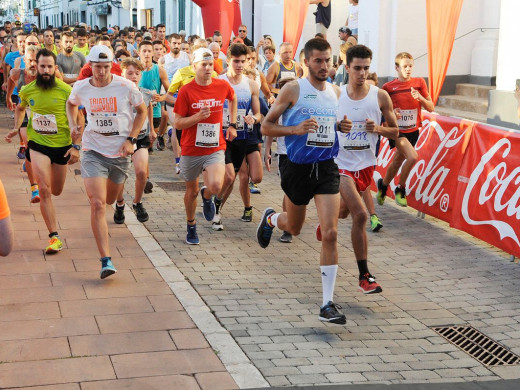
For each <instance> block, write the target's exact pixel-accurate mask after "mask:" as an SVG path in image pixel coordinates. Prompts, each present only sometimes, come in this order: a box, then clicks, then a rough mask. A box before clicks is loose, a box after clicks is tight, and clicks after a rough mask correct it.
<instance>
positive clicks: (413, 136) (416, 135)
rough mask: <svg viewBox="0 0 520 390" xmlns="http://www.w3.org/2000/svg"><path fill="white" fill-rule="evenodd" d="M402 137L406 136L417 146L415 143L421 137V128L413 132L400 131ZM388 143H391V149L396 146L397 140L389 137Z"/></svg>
mask: <svg viewBox="0 0 520 390" xmlns="http://www.w3.org/2000/svg"><path fill="white" fill-rule="evenodd" d="M401 137H404V138H406V139H407V140H408V141H410V143H411V144H412V146H415V144H416V143H417V140H418V139H419V130H416V131H412V132H411V133H401V132H399V138H401ZM388 143H389V144H390V149H393V148H395V141H394V140H393V139H389V140H388Z"/></svg>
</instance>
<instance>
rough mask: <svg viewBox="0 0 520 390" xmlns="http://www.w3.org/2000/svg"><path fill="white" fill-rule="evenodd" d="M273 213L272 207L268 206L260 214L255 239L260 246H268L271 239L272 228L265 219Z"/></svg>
mask: <svg viewBox="0 0 520 390" xmlns="http://www.w3.org/2000/svg"><path fill="white" fill-rule="evenodd" d="M274 213H275V211H274V209H272V208H270V207H268V208H266V209H265V210H264V213H263V214H262V219H261V220H260V223H259V224H258V228H257V229H256V240H257V241H258V244H259V245H260V246H261V247H262V248H267V247H268V246H269V242H270V241H271V236H272V235H273V229H274V228H273V227H271V225H269V222H268V221H267V219H268V218H269V216H271V215H273V214H274Z"/></svg>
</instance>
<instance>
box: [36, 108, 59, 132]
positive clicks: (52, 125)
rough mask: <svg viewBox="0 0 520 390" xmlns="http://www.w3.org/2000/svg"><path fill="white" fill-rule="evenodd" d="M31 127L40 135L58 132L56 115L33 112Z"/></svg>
mask: <svg viewBox="0 0 520 390" xmlns="http://www.w3.org/2000/svg"><path fill="white" fill-rule="evenodd" d="M32 127H33V129H34V131H36V132H37V133H38V134H41V135H53V134H58V124H57V122H56V116H55V115H53V114H47V115H41V114H38V113H37V112H33V117H32Z"/></svg>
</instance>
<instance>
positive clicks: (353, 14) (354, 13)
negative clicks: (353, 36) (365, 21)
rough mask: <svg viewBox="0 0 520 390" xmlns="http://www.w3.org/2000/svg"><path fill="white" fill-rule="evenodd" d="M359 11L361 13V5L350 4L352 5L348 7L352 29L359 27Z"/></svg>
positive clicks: (349, 22)
mask: <svg viewBox="0 0 520 390" xmlns="http://www.w3.org/2000/svg"><path fill="white" fill-rule="evenodd" d="M358 13H359V6H358V5H354V4H350V7H348V15H347V20H348V28H350V29H351V30H354V29H356V28H358Z"/></svg>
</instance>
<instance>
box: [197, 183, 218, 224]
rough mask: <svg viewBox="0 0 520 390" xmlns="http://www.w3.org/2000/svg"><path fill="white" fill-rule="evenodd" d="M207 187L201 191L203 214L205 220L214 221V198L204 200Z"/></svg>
mask: <svg viewBox="0 0 520 390" xmlns="http://www.w3.org/2000/svg"><path fill="white" fill-rule="evenodd" d="M206 188H207V187H206V186H204V187H202V188H201V189H200V196H201V198H202V214H204V218H206V221H212V220H213V218H214V217H215V213H216V210H215V202H214V201H213V197H211V198H209V199H206V198H204V191H205V190H206Z"/></svg>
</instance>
